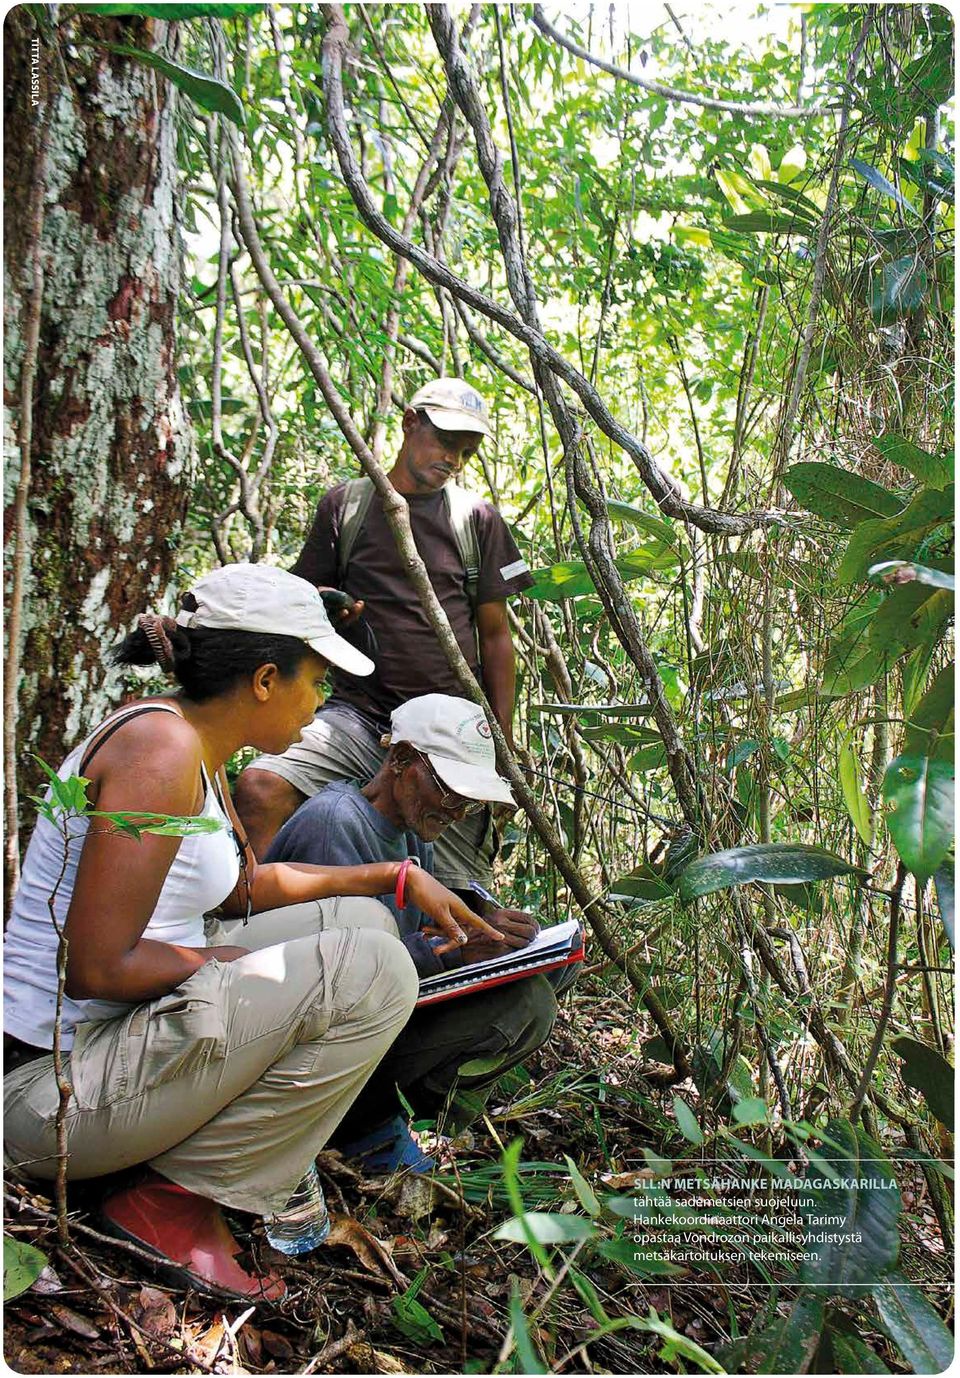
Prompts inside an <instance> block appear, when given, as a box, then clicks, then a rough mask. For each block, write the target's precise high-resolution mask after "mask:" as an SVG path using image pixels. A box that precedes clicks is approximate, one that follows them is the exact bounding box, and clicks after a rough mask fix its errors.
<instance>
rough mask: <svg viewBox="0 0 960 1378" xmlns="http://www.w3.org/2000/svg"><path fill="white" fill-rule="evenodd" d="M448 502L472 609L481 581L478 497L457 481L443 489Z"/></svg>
mask: <svg viewBox="0 0 960 1378" xmlns="http://www.w3.org/2000/svg"><path fill="white" fill-rule="evenodd" d="M443 496H444V498H445V500H446V504H447V515H448V516H449V518H450V525H451V527H452V528H453V537H454V540H455V541H456V543H457V550H458V551H459V553H460V559H461V560H462V561H463V568H464V572H465V574H466V590H467V597H468V599H469V600H470V607H471V609H476V606H477V588H478V585H479V583H480V545H479V542H478V541H477V528H476V526H475V525H474V522H473V514H474V512H475V510H476V506H477V499H476V497H475V496H474V494H473V493H470V492H468V491H467V489H466V488H461V487H459V485H458V484H456V483H448V484H447V485H446V487H445V488H444V490H443Z"/></svg>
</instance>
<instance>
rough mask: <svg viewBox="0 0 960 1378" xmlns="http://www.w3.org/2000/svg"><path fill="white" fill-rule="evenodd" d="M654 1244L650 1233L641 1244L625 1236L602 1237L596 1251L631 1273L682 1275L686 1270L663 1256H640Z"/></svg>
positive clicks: (663, 1275) (642, 1274)
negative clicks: (619, 1237)
mask: <svg viewBox="0 0 960 1378" xmlns="http://www.w3.org/2000/svg"><path fill="white" fill-rule="evenodd" d="M656 1246H657V1241H656V1240H654V1238H653V1236H652V1235H651V1236H650V1238H649V1239H648V1240H644V1242H643V1244H634V1242H633V1240H632V1239H628V1238H626V1237H623V1238H621V1239H602V1240H601V1241H600V1243H599V1244H598V1245H597V1253H598V1254H600V1256H601V1257H602V1258H608V1259H609V1260H610V1261H611V1263H619V1264H620V1266H621V1267H622V1268H628V1269H629V1270H630V1272H631V1273H639V1274H640V1276H641V1277H668V1278H670V1277H683V1276H684V1275H685V1274H686V1273H687V1271H688V1270H687V1269H686V1268H680V1267H678V1265H677V1264H676V1263H670V1262H668V1261H667V1259H665V1258H643V1257H641V1255H643V1254H645V1253H652V1251H653V1250H654V1249H655V1248H656Z"/></svg>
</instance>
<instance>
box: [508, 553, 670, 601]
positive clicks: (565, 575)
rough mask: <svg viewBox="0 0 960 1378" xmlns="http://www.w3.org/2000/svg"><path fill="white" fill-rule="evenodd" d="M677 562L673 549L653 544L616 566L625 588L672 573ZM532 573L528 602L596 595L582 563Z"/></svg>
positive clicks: (566, 564) (537, 570) (580, 561)
mask: <svg viewBox="0 0 960 1378" xmlns="http://www.w3.org/2000/svg"><path fill="white" fill-rule="evenodd" d="M674 539H675V538H674ZM679 561H680V556H679V553H678V552H677V550H676V549H675V548H674V547H673V546H672V545H668V544H667V542H665V541H654V542H651V543H650V544H649V545H645V546H639V547H638V548H637V549H636V550H631V551H629V553H628V554H626V555H622V556H620V558H619V559H618V560H617V561H616V566H617V569H618V570H619V571H620V577H621V578H622V579H623V581H624V583H625V584H626V583H630V582H631V581H632V580H634V579H640V578H642V577H643V576H644V575H649V574H650V573H651V572H654V571H657V570H662V569H672V568H674V567H675V566H676V565H677V564H678V563H679ZM532 573H533V580H534V582H533V584H532V586H531V587H530V588H529V589H527V597H528V598H536V599H538V600H540V601H557V600H559V599H561V598H579V597H581V596H582V595H583V594H590V593H596V589H595V587H594V584H593V580H592V579H591V578H590V575H589V574H588V573H587V567H586V565H585V564H584V562H583V561H582V560H565V561H563V562H562V563H560V564H556V565H548V566H546V567H545V568H544V569H535V570H533V571H532Z"/></svg>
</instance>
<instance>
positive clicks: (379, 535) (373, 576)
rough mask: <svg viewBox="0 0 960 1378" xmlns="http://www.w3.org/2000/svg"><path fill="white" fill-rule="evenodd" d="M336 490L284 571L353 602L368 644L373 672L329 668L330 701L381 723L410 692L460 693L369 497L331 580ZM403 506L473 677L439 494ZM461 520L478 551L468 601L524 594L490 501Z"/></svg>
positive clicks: (464, 600)
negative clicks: (359, 674)
mask: <svg viewBox="0 0 960 1378" xmlns="http://www.w3.org/2000/svg"><path fill="white" fill-rule="evenodd" d="M345 486H346V485H345V484H342V483H341V484H338V485H337V487H336V488H331V489H330V491H329V493H326V494H325V495H324V496H323V498H321V500H320V505H319V506H318V508H317V515H316V517H315V518H314V522H313V526H312V528H311V530H310V534H309V536H308V537H307V540H306V543H305V544H304V547H303V550H302V551H301V552H300V558H299V559H298V560H297V563H296V564H295V565H294V567H293V571H292V572H293V573H294V574H299V575H300V577H301V578H302V579H308V580H309V581H310V583H311V584H327V585H329V586H331V587H333V588H340V587H342V588H343V589H345V590H346V592H348V593H349V594H350V595H351V597H353V598H362V599H363V601H364V604H365V608H364V617H365V618H366V621H367V623H368V624H369V627H370V629H371V630H372V631H373V633H374V635H375V637H376V643H377V649H376V652H375V653H373V654H374V659H375V660H376V663H377V668H376V670H375V671H374V672H373V674H372V675H369V676H367V677H365V678H363V679H355V678H354V677H353V676H352V675H346V674H344V673H343V671H342V670H336V671H333V672H332V682H333V690H334V692H333V694H332V695H331V699H338V700H340V701H341V702H343V701H345V702H347V703H351V704H353V705H354V707H356V708H359V709H360V710H361V711H362V712H365V713H370V714H372V715H373V716H374V717H375V718H377V719H381V720H382V719H386V718H388V717H389V715H390V713H391V712H392V711H393V710H394V708H396V707H398V705H399V704H401V703H405V702H406V701H407V699H412V698H416V697H417V696H418V695H419V694H455V695H459V694H461V693H462V690H461V689H460V686H459V684H458V683H457V681H456V679H455V677H454V674H453V671H452V670H451V669H450V667H449V665H448V664H447V658H446V656H445V655H444V654H443V651H442V650H441V648H440V644H439V642H438V641H437V638H436V636H435V635H434V632H433V629H432V627H431V626H430V623H429V622H428V621H427V617H426V614H425V613H424V611H423V609H422V608H421V606H420V599H419V598H418V597H417V593H416V590H415V589H414V587H413V585H412V584H411V583H410V581H409V579H408V578H407V576H406V574H405V573H404V570H403V566H402V564H401V562H400V556H399V555H398V553H397V547H396V544H395V542H394V539H393V533H392V531H391V530H390V528H389V526H388V525H387V519H386V517H385V516H384V514H383V507H382V506H381V504H380V499H379V498H378V497H377V495H376V493H374V495H373V498H372V500H371V503H370V506H369V508H368V509H367V515H366V517H365V518H364V522H363V526H362V527H361V529H360V531H359V532H358V533H357V538H356V540H355V542H354V546H353V550H352V551H351V552H350V561H349V564H348V565H347V568H346V570H345V572H344V577H343V580H342V582H341V580H340V577H339V571H338V567H337V542H338V540H339V536H340V518H341V515H342V512H343V505H344V488H345ZM406 500H407V505H408V507H409V509H410V527H411V530H412V531H413V539H414V542H415V543H416V547H417V550H418V551H419V552H420V556H421V559H422V560H423V562H424V564H425V565H426V567H427V572H428V573H429V575H430V582H431V583H432V584H433V587H434V591H435V592H436V595H437V597H438V598H439V600H440V602H441V603H442V604H443V607H444V611H445V612H446V614H447V617H448V618H449V619H450V625H451V627H452V628H453V630H454V633H455V635H456V638H457V641H458V643H459V645H460V649H461V651H462V652H463V655H464V658H465V660H466V662H467V664H468V665H469V666H470V668H471V670H473V672H474V674H477V673H478V672H479V668H480V663H479V658H478V654H477V639H476V629H475V626H474V618H473V613H472V610H471V607H470V600H469V598H468V597H467V591H466V574H465V571H464V568H463V562H462V560H461V558H460V552H459V551H458V549H457V541H456V537H455V536H454V534H453V529H452V527H451V525H450V519H449V516H448V515H447V505H446V500H445V498H444V496H443V493H442V492H439V493H426V494H424V495H423V496H421V495H419V494H416V495H412V496H407V499H406ZM471 520H472V521H473V524H474V529H475V530H476V533H477V546H478V549H479V554H480V574H479V579H478V582H477V603H478V604H479V603H493V602H499V601H501V600H502V599H504V598H509V597H510V596H511V595H512V594H515V593H521V592H522V591H523V590H524V589H526V588H529V587H530V585H531V584H532V583H533V577H532V575H531V574H530V571H529V569H528V567H527V564H526V561H525V560H524V559H523V558H522V556H521V555H520V552H519V550H518V549H517V544H516V542H515V541H514V539H513V537H512V536H511V535H510V532H509V531H508V530H507V527H506V524H505V522H504V520H503V518H502V517H501V516H500V513H499V512H498V511H497V509H496V508H495V507H494V506H493V504H492V503H489V502H484V501H483V499H482V498H477V501H476V506H475V507H474V510H473V514H472V517H471ZM358 644H360V645H362V644H363V643H362V642H358Z"/></svg>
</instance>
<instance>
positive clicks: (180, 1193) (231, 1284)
mask: <svg viewBox="0 0 960 1378" xmlns="http://www.w3.org/2000/svg"><path fill="white" fill-rule="evenodd" d="M100 1213H101V1216H102V1218H103V1222H104V1224H105V1226H106V1228H107V1230H108V1232H109V1233H110V1234H113V1235H115V1236H116V1237H117V1238H119V1239H128V1240H130V1241H132V1242H133V1243H134V1244H139V1245H140V1247H141V1248H144V1249H148V1250H149V1251H150V1252H151V1253H154V1254H156V1255H157V1258H158V1260H159V1262H160V1264H161V1266H162V1267H163V1270H164V1272H166V1273H168V1274H170V1275H171V1276H174V1277H176V1279H177V1280H178V1281H179V1282H185V1283H187V1284H189V1285H190V1286H192V1287H196V1288H199V1290H200V1291H202V1292H211V1293H213V1294H214V1295H215V1296H227V1297H239V1298H241V1299H242V1300H244V1301H278V1300H279V1298H280V1297H282V1296H283V1295H284V1293H285V1292H286V1290H287V1289H286V1286H285V1284H284V1282H283V1280H282V1279H281V1278H278V1277H276V1276H275V1275H274V1274H273V1273H264V1274H262V1275H257V1274H255V1273H248V1272H246V1270H245V1269H243V1268H241V1266H240V1264H239V1263H238V1262H237V1257H238V1255H239V1254H240V1253H241V1252H242V1250H241V1248H240V1245H239V1244H238V1243H237V1241H236V1240H235V1239H234V1237H233V1235H232V1234H231V1232H230V1226H229V1225H228V1224H227V1222H226V1220H225V1219H224V1216H223V1212H222V1211H221V1209H220V1207H219V1206H218V1205H217V1203H216V1201H211V1200H209V1199H208V1198H207V1197H205V1196H198V1195H197V1194H196V1193H195V1192H192V1191H187V1189H186V1188H185V1187H179V1186H177V1184H176V1183H175V1182H170V1181H168V1180H167V1179H166V1178H165V1177H161V1176H160V1175H159V1173H155V1172H151V1174H150V1176H149V1177H147V1178H146V1179H145V1180H144V1181H142V1182H139V1183H138V1184H137V1185H136V1186H133V1187H127V1188H125V1189H124V1190H123V1191H118V1192H115V1193H114V1195H113V1196H109V1197H107V1199H106V1201H104V1202H103V1203H102V1205H101V1207H100Z"/></svg>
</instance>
